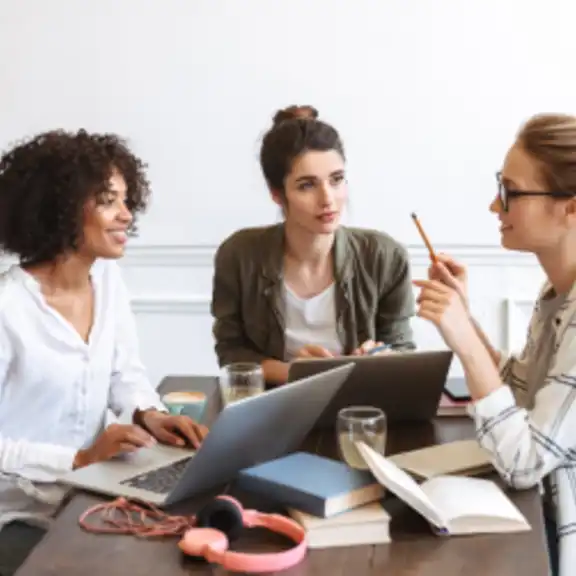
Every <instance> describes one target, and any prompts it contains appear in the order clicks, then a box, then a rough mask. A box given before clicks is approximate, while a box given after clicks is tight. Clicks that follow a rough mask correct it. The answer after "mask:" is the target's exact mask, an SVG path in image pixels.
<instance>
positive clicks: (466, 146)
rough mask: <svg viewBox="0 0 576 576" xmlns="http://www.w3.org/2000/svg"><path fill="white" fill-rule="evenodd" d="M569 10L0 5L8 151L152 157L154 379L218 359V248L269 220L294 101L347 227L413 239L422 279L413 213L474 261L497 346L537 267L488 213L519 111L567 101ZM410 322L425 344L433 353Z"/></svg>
mask: <svg viewBox="0 0 576 576" xmlns="http://www.w3.org/2000/svg"><path fill="white" fill-rule="evenodd" d="M574 6H575V5H574V4H573V2H571V0H549V1H548V2H547V3H546V5H545V8H543V4H542V3H537V2H534V3H527V2H523V1H521V0H507V1H506V2H501V1H496V0H485V1H482V2H480V1H479V0H476V1H471V2H462V1H461V0H436V1H435V2H417V1H416V0H389V1H387V2H382V1H379V0H290V1H288V0H275V1H274V2H270V1H269V0H242V1H241V2H240V1H235V2H234V1H231V0H229V1H226V0H195V1H194V2H190V1H185V0H100V1H99V2H96V1H93V2H78V1H77V0H50V2H45V1H43V0H0V14H1V17H0V54H1V55H2V64H1V65H0V111H1V113H0V146H2V147H5V146H6V145H8V144H9V143H11V142H12V141H13V140H14V139H18V138H20V137H22V136H27V135H29V134H32V133H34V132H37V131H40V130H45V129H50V128H55V127H65V128H78V127H86V128H88V129H90V130H107V131H115V132H119V133H122V134H123V135H125V136H127V137H128V138H129V139H130V140H131V141H132V143H133V145H134V147H135V149H136V150H137V151H138V152H139V153H141V154H142V155H143V156H144V157H145V159H146V160H148V161H149V163H150V175H151V178H152V181H153V184H154V189H155V197H154V201H153V205H152V207H151V210H150V212H149V214H148V215H147V216H146V217H145V218H144V220H143V221H142V226H141V231H142V232H141V236H140V238H139V239H138V240H136V241H135V242H134V245H133V246H132V248H131V251H130V254H129V256H128V257H127V259H126V261H125V263H124V265H125V268H126V273H127V276H128V281H129V285H130V287H131V288H132V291H133V292H134V295H135V309H136V310H137V312H138V321H139V323H140V328H141V333H142V340H143V350H144V354H145V357H146V360H147V361H148V363H149V365H150V367H151V371H152V375H153V378H154V379H156V380H157V379H159V378H160V377H161V376H162V375H164V374H165V373H169V372H172V373H173V372H196V373H210V372H213V371H214V370H215V360H214V356H213V351H212V342H211V335H210V324H211V322H210V318H209V316H208V299H209V295H210V284H211V274H212V271H211V265H212V260H211V258H212V254H213V251H214V248H215V246H216V245H217V244H218V243H219V242H220V241H221V240H222V239H223V237H224V236H226V235H227V234H228V233H230V232H231V231H232V230H234V229H236V228H238V227H241V226H246V225H254V224H263V223H268V222H273V221H275V220H276V219H277V212H276V209H275V207H274V205H273V203H272V202H271V201H270V200H269V198H268V195H267V191H266V190H265V187H264V184H263V180H262V177H261V174H260V169H259V166H258V164H257V152H258V146H259V140H260V137H261V135H262V133H263V131H264V130H265V129H267V128H268V126H269V124H270V119H271V116H272V114H273V112H274V111H275V110H276V109H277V108H279V107H283V106H285V105H288V104H292V103H301V104H313V105H314V106H316V107H317V108H318V109H319V110H320V114H321V116H322V117H324V118H325V119H327V120H328V121H330V122H333V123H334V124H335V125H336V126H337V127H338V128H339V130H340V131H341V133H342V136H343V138H344V142H345V145H346V148H347V152H348V157H349V178H350V183H351V184H350V185H351V194H352V196H351V210H350V212H349V213H348V215H347V221H348V222H350V223H353V224H356V225H361V226H369V227H376V228H381V229H384V230H386V231H388V232H389V233H391V234H393V235H394V236H396V237H397V238H398V239H399V240H401V241H402V242H405V243H406V244H408V245H409V246H410V250H411V254H412V255H413V262H414V266H415V270H414V275H416V276H417V275H419V274H421V273H423V272H424V268H423V267H425V263H426V256H425V253H424V252H423V251H422V249H421V246H420V241H419V238H418V236H417V233H416V230H415V228H414V226H413V224H412V222H411V220H410V218H409V213H410V212H411V211H413V210H415V211H417V212H418V213H419V215H420V217H421V219H422V221H423V223H424V225H425V227H426V229H427V230H428V232H429V235H430V236H431V239H432V240H433V242H434V243H435V244H436V245H438V246H440V247H441V248H443V249H445V250H446V251H448V252H452V253H455V254H456V255H460V256H461V257H462V259H463V260H464V261H466V262H468V263H470V264H471V266H472V268H471V276H472V278H471V284H472V285H471V291H472V294H473V300H474V305H475V308H476V309H477V311H478V314H479V316H480V319H481V321H482V322H483V323H484V324H486V326H487V328H488V331H489V332H490V333H491V334H492V336H493V337H494V338H496V339H497V340H499V341H501V342H502V343H505V340H504V339H505V338H506V334H505V323H506V318H507V317H508V316H509V317H510V318H512V321H513V324H516V320H517V319H516V317H515V315H514V314H513V313H512V314H508V315H507V314H506V313H504V312H503V309H504V308H503V302H504V301H505V300H506V298H507V297H509V296H510V297H512V298H516V299H518V300H521V301H523V300H526V298H531V297H532V295H533V294H534V292H535V290H536V289H537V287H538V282H539V281H540V279H541V276H540V274H539V272H538V271H537V269H536V268H535V267H534V265H533V262H532V260H530V259H527V260H526V259H525V258H524V257H522V256H518V255H514V254H505V253H503V252H502V251H501V250H500V249H499V248H498V247H497V244H498V232H497V225H496V222H495V219H494V218H493V217H492V216H491V215H490V214H489V213H488V211H487V206H488V203H489V201H490V200H491V198H492V196H493V194H494V191H495V187H494V172H495V171H496V170H497V169H498V168H499V166H500V164H501V162H502V158H503V155H504V153H505V151H506V149H507V147H508V145H509V144H510V143H511V141H512V140H513V137H514V134H515V132H516V130H517V128H518V127H519V125H520V123H521V122H522V121H523V120H525V119H526V118H527V117H528V116H529V115H531V114H532V113H535V112H542V111H563V112H572V113H574V112H576V80H575V79H574V75H573V74H572V73H571V70H572V69H573V61H572V60H573V56H572V55H573V54H574V40H573V38H574V34H573V22H574V17H575V16H576V8H575V7H574ZM519 318H520V320H519V327H518V328H517V330H518V331H519V333H521V332H522V330H523V327H522V326H521V325H522V316H521V315H520V317H519ZM416 324H417V330H418V335H419V336H418V338H419V341H420V343H421V344H422V345H423V346H437V345H439V344H438V340H437V338H436V336H435V334H434V333H433V331H431V330H430V328H429V327H428V326H421V325H419V323H418V322H417V323H416ZM517 339H518V337H517V336H514V337H512V340H517Z"/></svg>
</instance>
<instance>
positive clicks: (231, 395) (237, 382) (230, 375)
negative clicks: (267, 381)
mask: <svg viewBox="0 0 576 576" xmlns="http://www.w3.org/2000/svg"><path fill="white" fill-rule="evenodd" d="M220 390H221V392H222V400H223V402H224V406H227V405H228V404H231V403H232V402H236V401H238V400H242V399H243V398H249V397H250V396H257V395H258V394H261V393H262V392H264V373H263V372H262V367H261V366H260V364H256V363H252V362H237V363H235V364H228V365H227V366H224V368H222V370H221V371H220Z"/></svg>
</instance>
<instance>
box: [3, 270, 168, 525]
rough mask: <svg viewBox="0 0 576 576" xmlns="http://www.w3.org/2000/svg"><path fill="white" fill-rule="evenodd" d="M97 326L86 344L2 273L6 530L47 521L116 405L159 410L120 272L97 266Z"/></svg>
mask: <svg viewBox="0 0 576 576" xmlns="http://www.w3.org/2000/svg"><path fill="white" fill-rule="evenodd" d="M91 277H92V284H93V287H94V293H95V313H94V323H93V326H92V330H91V333H90V337H89V340H88V342H84V341H83V340H82V338H81V337H80V335H79V334H78V332H77V331H76V330H75V329H74V328H73V327H72V325H71V324H70V323H69V322H68V321H67V320H65V319H64V317H63V316H61V315H60V314H59V313H58V312H57V311H56V310H55V309H54V308H52V307H50V306H48V305H47V304H46V302H45V300H44V297H43V295H42V293H41V291H40V286H39V284H38V282H37V281H36V280H35V279H34V277H33V276H31V275H30V274H28V273H27V272H25V271H24V270H23V269H22V268H21V267H20V266H17V265H14V266H12V267H11V268H10V269H9V270H8V271H6V272H4V273H3V274H0V528H1V527H2V526H3V525H4V524H6V523H7V522H10V521H11V520H14V519H26V518H28V519H30V520H38V521H39V522H41V523H42V524H45V523H46V521H47V520H48V518H49V516H50V514H52V513H53V512H54V510H55V507H56V506H57V505H58V504H59V502H60V501H61V499H62V498H63V496H64V494H65V489H64V487H62V486H60V485H58V484H56V481H57V478H58V477H59V476H60V475H62V474H63V473H65V472H67V471H69V470H70V469H71V468H72V465H73V461H74V458H75V455H76V453H77V451H78V450H79V449H83V448H87V447H88V446H90V445H91V444H92V443H93V442H94V440H95V439H96V437H97V436H98V435H99V434H100V432H101V431H102V430H103V427H104V424H105V419H106V413H107V410H108V408H110V409H111V410H112V411H113V412H114V414H115V415H116V416H119V417H121V418H122V419H123V420H124V419H127V420H130V419H131V416H132V414H133V412H134V410H136V409H142V410H144V409H147V408H152V407H154V408H158V409H163V408H164V407H163V405H162V403H161V401H160V398H159V397H158V394H157V393H156V391H155V390H154V388H153V387H152V385H151V384H150V382H149V380H148V377H147V375H146V371H145V369H144V366H143V365H142V363H141V361H140V358H139V352H138V338H137V335H136V325H135V320H134V316H133V313H132V310H131V307H130V299H129V295H128V292H127V290H126V286H125V284H124V282H123V280H122V277H121V273H120V268H119V267H118V265H117V264H116V262H114V261H98V262H96V263H95V264H94V266H93V267H92V272H91Z"/></svg>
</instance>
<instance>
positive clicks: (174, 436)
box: [135, 410, 208, 448]
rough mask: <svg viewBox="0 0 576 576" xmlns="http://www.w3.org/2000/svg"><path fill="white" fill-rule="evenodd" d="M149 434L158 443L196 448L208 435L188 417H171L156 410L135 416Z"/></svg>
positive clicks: (205, 429)
mask: <svg viewBox="0 0 576 576" xmlns="http://www.w3.org/2000/svg"><path fill="white" fill-rule="evenodd" d="M135 421H136V422H138V423H140V424H141V425H142V426H143V427H144V428H145V429H146V430H147V431H148V432H150V434H152V435H153V436H154V437H155V438H156V439H157V440H159V441H160V442H164V443H165V444H172V445H173V446H186V444H188V445H190V446H192V447H193V448H198V447H199V446H200V444H201V443H202V440H203V439H204V437H205V436H206V434H208V428H206V426H203V425H202V424H198V423H197V422H195V421H194V420H192V418H189V417H188V416H173V415H171V414H166V413H164V412H159V411H157V410H145V411H143V412H139V413H138V414H137V415H136V416H135Z"/></svg>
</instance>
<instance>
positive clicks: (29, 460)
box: [0, 330, 77, 482]
mask: <svg viewBox="0 0 576 576" xmlns="http://www.w3.org/2000/svg"><path fill="white" fill-rule="evenodd" d="M12 360H13V356H12V352H11V346H10V342H9V341H8V340H7V338H6V334H5V333H4V331H3V330H2V333H0V402H6V401H7V400H6V398H9V396H8V395H5V394H3V388H4V387H5V386H6V378H7V376H8V374H9V368H10V363H11V362H12ZM76 452H77V451H76V449H74V448H70V447H68V446H60V445H58V444H49V443H46V442H31V441H29V440H23V439H19V438H13V437H11V436H10V435H9V434H7V433H6V427H4V430H3V427H2V422H1V421H0V473H2V474H9V475H16V476H20V477H22V478H27V479H28V480H32V481H37V482H53V481H54V478H55V477H57V476H59V475H61V474H63V473H66V472H68V471H70V470H72V466H73V464H74V458H75V457H76Z"/></svg>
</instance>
